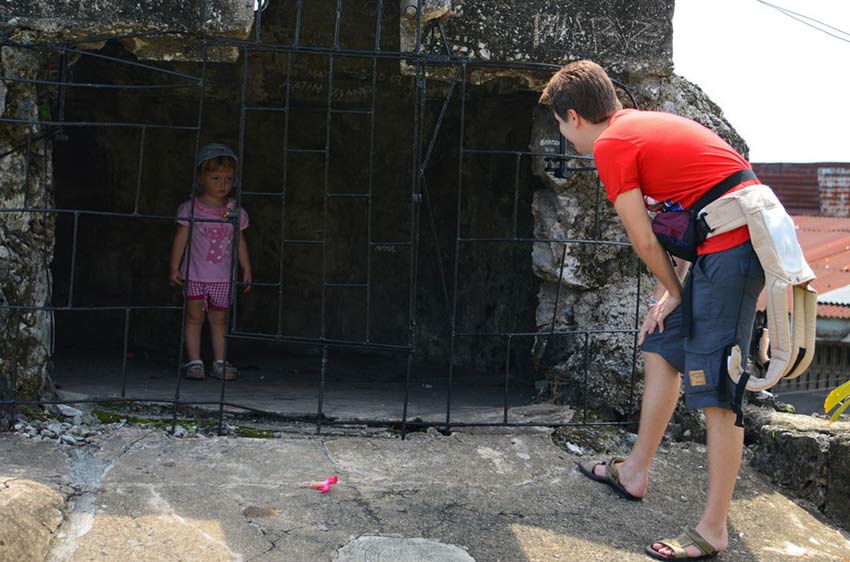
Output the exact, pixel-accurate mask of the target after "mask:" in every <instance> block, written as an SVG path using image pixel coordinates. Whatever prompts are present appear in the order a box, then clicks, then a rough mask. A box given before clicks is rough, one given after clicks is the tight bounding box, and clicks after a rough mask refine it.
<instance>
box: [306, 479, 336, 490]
mask: <svg viewBox="0 0 850 562" xmlns="http://www.w3.org/2000/svg"><path fill="white" fill-rule="evenodd" d="M337 482H339V478H337V477H336V476H329V477H328V478H327V479H326V480H325V481H324V482H314V483H312V484H310V487H311V488H313V489H314V490H319V491H320V492H322V493H323V494H327V493H328V492H330V490H331V486H333V485H334V484H336V483H337Z"/></svg>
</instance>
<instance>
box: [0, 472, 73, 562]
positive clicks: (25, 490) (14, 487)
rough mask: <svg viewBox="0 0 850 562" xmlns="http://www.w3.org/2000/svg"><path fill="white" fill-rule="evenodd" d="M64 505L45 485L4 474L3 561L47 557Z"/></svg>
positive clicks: (0, 513)
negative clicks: (8, 476) (7, 476)
mask: <svg viewBox="0 0 850 562" xmlns="http://www.w3.org/2000/svg"><path fill="white" fill-rule="evenodd" d="M64 506H65V500H64V498H63V497H62V494H60V493H59V492H57V491H56V490H52V489H51V488H48V487H47V486H45V485H44V484H39V483H38V482H32V481H30V480H18V479H9V478H2V477H0V560H44V559H45V557H46V556H47V553H48V551H49V549H50V544H51V540H52V539H53V536H54V534H55V533H56V531H57V530H58V529H59V525H60V524H61V523H62V519H63V518H64V514H63V511H62V510H63V509H64Z"/></svg>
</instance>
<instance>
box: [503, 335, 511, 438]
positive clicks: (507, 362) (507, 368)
mask: <svg viewBox="0 0 850 562" xmlns="http://www.w3.org/2000/svg"><path fill="white" fill-rule="evenodd" d="M510 376H511V336H510V335H508V346H507V353H506V355H505V417H504V423H505V425H508V379H509V378H510Z"/></svg>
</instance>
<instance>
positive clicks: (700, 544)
mask: <svg viewBox="0 0 850 562" xmlns="http://www.w3.org/2000/svg"><path fill="white" fill-rule="evenodd" d="M655 543H658V544H662V545H664V546H666V547H667V548H669V549H670V550H672V551H673V556H666V555H664V554H661V553H660V552H658V551H657V550H655V549H654V548H652V544H655ZM652 544H651V545H649V546H648V547H646V554H647V555H649V556H650V557H652V558H655V559H656V560H707V559H709V558H714V557H715V556H717V555H718V554H719V553H720V551H719V550H717V549H716V548H714V547H713V546H711V544H710V543H709V542H708V541H707V540H705V539H704V538H703V537H702V535H700V534H699V533H697V530H696V529H694V528H693V527H685V528H684V529H682V534H681V535H679V536H678V537H676V538H675V539H659V540H657V541H655V542H653V543H652ZM689 546H695V547H696V548H697V550H699V552H700V554H699V556H688V552H687V551H686V550H685V549H686V548H687V547H689Z"/></svg>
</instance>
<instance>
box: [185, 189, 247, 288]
mask: <svg viewBox="0 0 850 562" xmlns="http://www.w3.org/2000/svg"><path fill="white" fill-rule="evenodd" d="M235 208H236V201H234V200H233V199H228V200H227V206H226V207H220V208H215V207H208V206H206V205H204V204H203V203H201V201H200V199H198V198H195V207H194V210H193V209H192V200H191V199H189V200H188V201H186V202H185V203H183V204H182V205H180V207H179V208H178V209H177V224H181V225H183V226H187V227H188V226H189V221H188V220H187V219H189V218H190V215H191V214H192V212H194V218H195V219H218V220H223V219H225V217H226V215H225V213H232V212H233V209H235ZM181 219H182V220H181ZM193 224H194V227H193V229H192V252H191V255H190V258H191V262H192V263H191V265H190V267H189V273H188V279H190V280H192V281H205V282H208V283H214V282H221V281H229V280H230V264H231V261H230V257H231V251H232V250H231V247H230V246H231V243H232V242H233V225H232V224H229V223H224V222H201V221H195V222H194V223H193ZM246 228H248V213H246V212H245V209H239V230H240V231H241V230H245V229H246ZM187 255H189V254H188V249H187V250H186V253H185V254H184V255H183V263H182V264H181V268H180V271H181V275H182V276H183V278H184V279H186V278H187V273H186V256H187Z"/></svg>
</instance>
